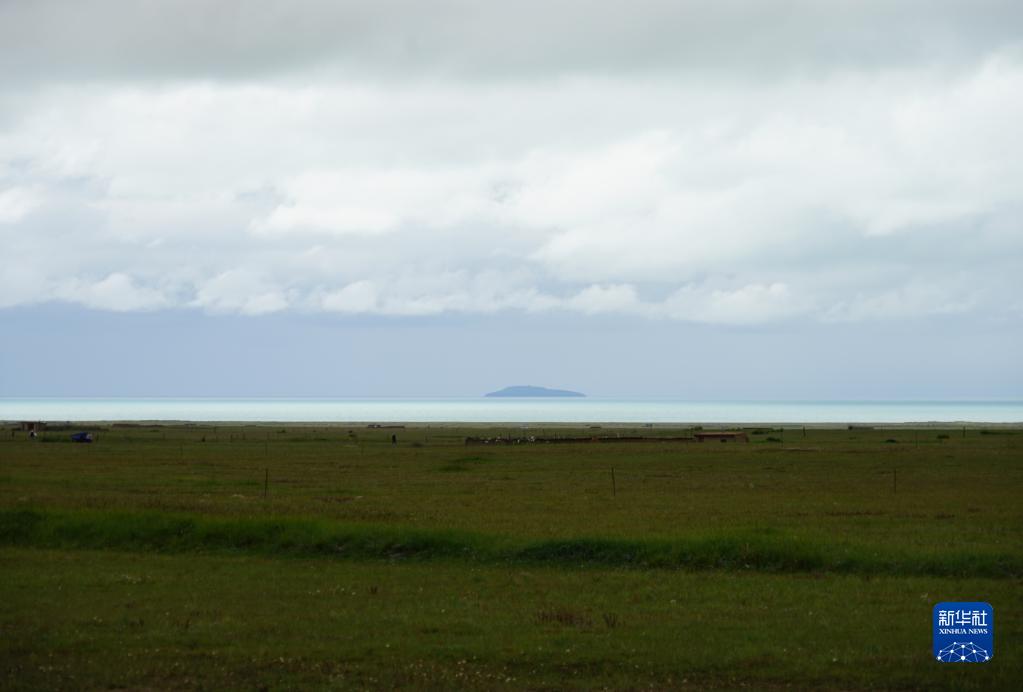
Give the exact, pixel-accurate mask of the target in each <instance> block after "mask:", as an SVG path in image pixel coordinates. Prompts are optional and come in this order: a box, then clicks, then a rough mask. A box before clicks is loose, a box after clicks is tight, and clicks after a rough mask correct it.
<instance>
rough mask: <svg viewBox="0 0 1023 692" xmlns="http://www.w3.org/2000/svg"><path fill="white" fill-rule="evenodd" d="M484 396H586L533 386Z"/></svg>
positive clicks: (518, 386)
mask: <svg viewBox="0 0 1023 692" xmlns="http://www.w3.org/2000/svg"><path fill="white" fill-rule="evenodd" d="M484 396H493V397H514V396H522V397H564V396H586V395H585V394H582V393H580V392H572V391H569V390H567V389H548V388H547V387H534V386H532V385H521V384H520V385H516V386H514V387H505V388H504V389H499V390H497V391H496V392H490V393H489V394H484Z"/></svg>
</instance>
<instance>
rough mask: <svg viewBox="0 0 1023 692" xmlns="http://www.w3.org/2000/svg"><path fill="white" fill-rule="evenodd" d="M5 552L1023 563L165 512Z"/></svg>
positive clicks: (817, 542) (728, 539)
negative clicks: (67, 550) (518, 536)
mask: <svg viewBox="0 0 1023 692" xmlns="http://www.w3.org/2000/svg"><path fill="white" fill-rule="evenodd" d="M0 544H3V545H14V546H26V547H39V548H84V549H117V550H129V551H133V550H139V551H154V552H167V553H183V552H218V553H224V552H227V553H231V552H234V553H246V554H258V555H265V556H293V557H333V558H345V559H362V560H392V561H393V560H421V561H428V560H446V561H456V562H472V563H479V564H524V565H545V566H552V567H586V566H599V567H622V568H632V569H688V570H709V569H725V570H754V571H764V572H832V573H847V574H878V575H882V574H883V575H897V576H971V577H993V578H1018V577H1020V576H1021V575H1023V557H1020V556H1017V555H1014V554H1008V553H993V552H969V551H964V550H961V549H949V550H947V551H942V552H941V553H906V552H899V553H894V552H884V551H882V550H878V549H877V548H876V547H866V546H855V545H834V544H831V543H828V542H826V541H824V540H821V539H816V538H806V537H796V536H793V535H787V534H784V533H781V532H779V531H777V530H770V529H768V530H748V531H730V532H727V533H720V534H712V535H699V536H692V537H687V538H681V539H674V540H665V539H613V538H599V537H580V538H569V539H538V540H523V539H514V538H510V537H504V536H498V535H489V534H481V533H472V532H466V531H451V530H433V529H430V530H427V529H413V528H400V527H383V526H366V525H350V524H342V523H336V522H327V521H320V520H314V519H299V518H220V517H201V516H196V515H185V514H172V513H165V512H124V511H92V510H78V511H68V510H39V509H5V510H0Z"/></svg>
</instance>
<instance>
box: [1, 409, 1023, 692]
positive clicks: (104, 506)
mask: <svg viewBox="0 0 1023 692" xmlns="http://www.w3.org/2000/svg"><path fill="white" fill-rule="evenodd" d="M90 429H91V430H93V431H94V432H95V433H96V436H97V441H96V442H95V443H94V444H92V445H78V444H72V443H70V442H68V441H66V440H67V439H68V432H69V431H62V430H53V429H51V430H49V431H47V433H45V435H44V436H43V438H42V439H40V440H36V441H30V440H29V439H27V437H26V436H25V435H24V433H20V432H17V433H12V432H11V431H7V432H5V433H3V434H2V435H0V574H2V575H3V578H2V579H0V603H2V606H0V687H3V688H5V689H41V688H46V689H57V688H63V689H81V688H100V687H102V688H174V689H182V688H207V689H210V688H225V687H236V688H252V687H268V688H272V689H284V688H294V687H303V688H305V687H311V688H332V687H339V688H363V687H408V688H455V687H474V688H478V689H494V688H499V687H505V688H513V689H520V688H530V689H561V688H569V687H578V688H600V687H610V688H640V687H654V688H671V687H691V688H701V687H717V688H738V687H747V688H773V687H788V686H792V687H795V688H810V687H814V688H833V689H859V688H865V689H866V688H892V689H941V688H962V689H1015V688H1017V687H1018V683H1019V680H1020V679H1023V656H1021V655H1020V650H1021V645H1023V624H1021V621H1020V617H1019V614H1020V613H1021V612H1023V607H1021V606H1023V590H1021V588H1020V586H1021V580H1023V503H1021V502H1020V497H1021V496H1023V492H1021V491H1023V432H1021V431H1017V430H1011V429H998V430H988V431H985V430H981V429H976V428H974V429H969V430H966V431H963V430H960V429H955V430H940V429H934V428H928V429H921V430H912V429H888V430H882V429H876V430H869V429H855V430H845V429H831V430H824V429H808V430H806V431H803V430H801V429H793V428H789V429H786V430H766V429H765V430H759V431H756V434H752V435H751V436H750V443H749V444H742V443H739V444H734V443H712V442H706V443H700V444H697V443H679V442H647V443H613V442H612V443H594V444H565V445H518V446H474V447H466V446H465V445H464V444H463V439H464V437H465V435H466V434H468V433H469V431H467V430H464V429H459V428H457V427H454V426H439V427H438V426H434V427H416V428H407V429H401V430H368V429H366V428H364V427H358V428H356V427H344V426H315V425H302V426H295V425H286V426H280V425H276V426H247V427H242V426H233V427H224V426H217V427H213V426H196V425H190V426H185V425H181V426H116V427H111V426H105V427H102V426H92V427H91V428H90ZM537 432H539V431H538V430H536V429H533V430H530V431H528V433H527V434H530V433H532V434H535V433H537ZM544 432H545V433H546V434H552V433H553V432H555V431H552V430H550V429H547V430H545V431H544ZM557 432H558V433H559V434H566V435H572V434H605V435H606V434H611V435H614V434H615V433H616V432H621V433H622V434H631V433H633V432H639V433H641V434H647V435H651V434H654V435H662V436H672V435H678V434H680V433H684V432H686V431H684V430H671V429H667V428H663V429H656V430H653V431H651V430H641V431H632V430H630V429H627V428H615V429H608V428H605V429H603V430H601V431H599V433H598V432H595V431H590V430H584V431H579V430H575V431H573V430H571V429H568V428H560V429H558V430H557ZM392 433H393V434H397V436H398V442H399V444H398V445H397V446H392V445H391V442H390V437H391V434H392ZM509 433H511V434H516V435H517V434H521V433H522V431H521V430H518V429H509V428H502V429H493V430H482V429H480V428H479V427H474V428H473V429H472V430H471V434H473V435H497V434H504V435H508V434H509ZM612 469H613V480H612ZM943 600H986V601H989V602H991V603H992V604H993V605H994V607H995V611H996V617H997V630H996V652H995V657H994V659H993V660H992V661H991V663H989V664H985V665H973V666H954V665H941V664H937V663H936V662H934V661H932V660H931V657H930V636H931V634H930V612H931V607H932V606H933V604H934V603H936V602H938V601H943Z"/></svg>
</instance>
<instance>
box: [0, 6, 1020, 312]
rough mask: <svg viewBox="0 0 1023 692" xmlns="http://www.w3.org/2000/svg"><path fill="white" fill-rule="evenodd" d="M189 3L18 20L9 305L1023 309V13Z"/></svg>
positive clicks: (1, 175)
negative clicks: (1022, 132)
mask: <svg viewBox="0 0 1023 692" xmlns="http://www.w3.org/2000/svg"><path fill="white" fill-rule="evenodd" d="M184 5H185V7H181V6H180V5H175V8H176V9H175V11H174V12H173V13H170V14H168V12H169V11H168V10H167V9H166V8H167V7H168V6H167V5H163V4H160V3H114V2H97V3H84V2H82V3H57V2H32V3H28V2H11V3H5V4H4V5H3V6H2V8H0V27H3V28H2V29H0V67H3V68H4V69H5V70H6V71H7V72H8V74H14V75H17V76H16V77H15V78H14V79H12V80H10V81H9V82H5V85H4V86H2V87H0V242H2V244H3V247H4V249H5V252H4V255H5V268H4V271H3V272H2V273H0V307H10V306H17V305H26V304H32V303H39V302H45V301H65V302H72V303H79V304H82V305H85V306H88V307H92V308H97V309H103V310H114V311H139V310H157V309H164V308H171V307H187V308H195V309H201V310H204V311H207V312H211V313H224V312H226V313H242V314H265V313H272V312H281V311H300V312H336V313H342V314H383V315H397V316H420V315H436V314H441V313H470V314H477V313H483V314H489V313H496V312H501V311H508V310H512V311H519V312H524V313H537V312H544V313H547V312H552V311H570V312H576V313H583V314H589V315H596V314H611V315H614V314H631V315H639V316H643V317H647V318H650V319H654V320H662V319H664V320H684V321H694V322H707V323H723V324H762V323H767V322H776V321H784V320H796V319H809V320H816V321H822V322H836V321H842V322H844V321H862V320H893V319H904V318H909V317H914V316H920V315H946V314H976V315H994V316H996V317H999V316H1000V317H1001V318H1005V317H1008V318H1010V319H1015V318H1018V316H1019V315H1020V314H1021V312H1023V299H1021V298H1019V296H1020V295H1023V290H1021V289H1023V280H1021V279H1020V274H1021V272H1019V258H1020V257H1021V256H1023V254H1021V253H1023V229H1021V228H1020V225H1019V221H1018V219H1020V218H1023V217H1021V211H1023V189H1021V185H1020V182H1019V181H1021V180H1023V143H1021V141H1020V138H1019V137H1018V136H1017V130H1018V123H1020V122H1023V51H1021V45H1023V44H1021V42H1020V35H1019V31H1018V29H1016V27H1019V26H1021V25H1023V22H1021V21H1019V20H1020V19H1021V17H1020V16H1018V15H1020V10H1019V9H1018V8H1019V5H1018V3H995V2H991V3H982V4H981V5H982V6H980V5H978V4H976V3H970V4H966V3H934V2H929V3H900V4H899V5H898V8H897V9H892V8H891V7H890V3H877V4H874V3H818V2H812V3H811V2H787V3H752V4H749V5H746V4H743V3H728V2H724V3H722V2H716V3H699V2H694V3H660V2H649V3H644V4H642V5H641V6H633V5H631V4H630V5H629V8H630V9H629V10H628V11H626V10H625V9H620V10H601V11H599V12H591V11H587V9H586V8H587V5H584V4H581V3H571V2H563V3H554V4H550V3H545V4H544V8H546V9H544V10H543V11H541V10H540V9H538V8H532V9H530V7H528V6H526V5H522V6H520V5H519V4H516V5H514V8H515V9H512V7H513V6H507V7H504V8H501V9H497V8H495V7H491V8H489V9H485V10H484V9H481V8H480V6H479V4H478V3H459V2H449V3H440V4H437V5H434V4H432V3H431V4H429V5H424V4H422V3H341V4H337V3H324V4H323V6H322V7H317V8H315V9H316V10H317V11H315V12H314V11H310V7H306V5H310V6H312V5H317V3H308V2H307V3H304V4H303V3H271V2H264V3H256V5H257V6H258V7H255V8H254V7H253V6H252V5H251V4H248V3H247V4H246V8H245V11H242V9H241V5H238V4H232V3H217V4H216V5H213V6H211V5H209V4H208V3H196V4H195V5H194V7H193V6H191V5H189V4H188V3H184ZM622 7H623V8H624V7H625V6H624V5H623V6H622ZM427 8H428V9H427ZM537 17H543V18H544V20H543V22H540V23H539V24H538V23H537V21H536V18H537ZM314 19H315V21H314Z"/></svg>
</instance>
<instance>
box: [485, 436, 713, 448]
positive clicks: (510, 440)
mask: <svg viewBox="0 0 1023 692" xmlns="http://www.w3.org/2000/svg"><path fill="white" fill-rule="evenodd" d="M693 441H694V438H692V437H641V436H638V435H629V436H621V437H612V436H610V435H603V436H596V435H594V436H593V437H535V436H533V435H530V436H529V437H467V438H465V444H466V445H467V446H468V445H520V444H581V443H586V442H693Z"/></svg>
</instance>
